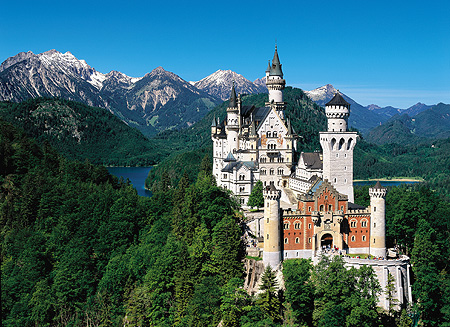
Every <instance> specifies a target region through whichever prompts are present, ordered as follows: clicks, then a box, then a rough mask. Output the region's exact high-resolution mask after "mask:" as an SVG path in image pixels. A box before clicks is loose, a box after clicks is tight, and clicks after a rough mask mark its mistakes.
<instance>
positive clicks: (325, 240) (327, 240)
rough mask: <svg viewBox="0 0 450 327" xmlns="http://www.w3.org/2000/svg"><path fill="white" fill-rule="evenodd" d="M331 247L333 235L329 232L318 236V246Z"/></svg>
mask: <svg viewBox="0 0 450 327" xmlns="http://www.w3.org/2000/svg"><path fill="white" fill-rule="evenodd" d="M324 246H325V247H328V246H329V247H330V248H332V247H333V235H331V234H324V235H322V237H321V238H320V247H321V248H323V247H324Z"/></svg>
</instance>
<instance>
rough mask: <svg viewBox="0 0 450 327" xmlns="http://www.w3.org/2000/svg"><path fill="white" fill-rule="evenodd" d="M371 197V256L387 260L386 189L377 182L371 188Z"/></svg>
mask: <svg viewBox="0 0 450 327" xmlns="http://www.w3.org/2000/svg"><path fill="white" fill-rule="evenodd" d="M369 195H370V209H371V215H370V217H371V218H370V244H369V246H370V254H371V255H373V256H375V257H382V258H386V200H385V199H386V188H384V187H382V186H381V184H380V182H377V183H376V184H375V186H374V187H373V188H369Z"/></svg>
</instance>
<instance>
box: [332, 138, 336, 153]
mask: <svg viewBox="0 0 450 327" xmlns="http://www.w3.org/2000/svg"><path fill="white" fill-rule="evenodd" d="M335 145H336V139H335V138H333V139H331V150H335V148H334V147H335Z"/></svg>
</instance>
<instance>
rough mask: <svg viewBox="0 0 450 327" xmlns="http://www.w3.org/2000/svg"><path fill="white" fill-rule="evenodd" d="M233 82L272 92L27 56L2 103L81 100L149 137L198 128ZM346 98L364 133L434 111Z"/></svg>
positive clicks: (4, 77)
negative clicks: (102, 70)
mask: <svg viewBox="0 0 450 327" xmlns="http://www.w3.org/2000/svg"><path fill="white" fill-rule="evenodd" d="M233 83H234V84H235V88H236V91H237V92H238V93H242V94H256V93H267V88H266V86H265V78H261V79H257V80H255V81H254V82H251V81H249V80H248V79H246V78H245V77H243V76H242V75H240V74H238V73H235V72H233V71H231V70H218V71H216V72H215V73H213V74H211V75H209V76H207V77H205V78H203V79H201V80H199V81H196V82H187V81H185V80H183V79H182V78H181V77H179V76H178V75H176V74H174V73H172V72H168V71H166V70H164V69H163V68H162V67H157V68H155V69H153V70H152V71H151V72H150V73H148V74H146V75H145V76H143V77H138V78H135V77H130V76H127V75H125V74H123V73H121V72H118V71H111V72H109V73H107V74H103V73H100V72H98V71H96V70H95V69H94V68H93V67H91V66H89V65H88V64H87V63H86V61H84V60H79V59H77V58H76V57H75V56H74V55H72V54H71V53H70V52H66V53H61V52H58V51H56V50H50V51H47V52H44V53H40V54H34V53H32V52H31V51H29V52H21V53H19V54H17V55H16V56H13V57H10V58H8V59H7V60H5V61H4V62H3V63H2V64H1V65H0V101H11V102H21V101H24V100H27V99H29V98H37V97H59V98H62V99H68V100H74V101H79V102H82V103H84V104H87V105H90V106H96V107H101V108H106V109H108V110H109V111H110V112H112V113H114V114H115V115H116V116H118V117H119V118H120V119H122V120H123V121H124V122H125V123H127V124H128V125H130V126H132V127H136V128H138V129H139V130H141V131H142V132H143V133H144V134H145V135H146V136H148V137H153V136H154V135H156V134H157V133H159V132H162V131H164V130H167V129H179V128H186V127H189V126H192V125H193V124H194V123H195V122H197V121H198V120H200V119H201V118H202V117H204V116H205V115H206V113H208V112H209V111H210V110H211V109H212V108H213V107H215V106H217V105H218V104H219V103H222V101H225V100H227V99H228V98H229V94H230V90H231V87H232V85H233ZM336 91H337V90H336V89H335V88H334V87H333V86H332V85H330V84H327V85H324V86H322V87H319V88H317V89H315V90H312V91H305V93H306V94H307V95H308V97H309V98H311V99H312V100H313V101H314V102H315V103H316V104H318V105H320V106H322V107H324V106H325V104H326V103H327V102H328V101H329V100H331V98H332V97H333V96H334V94H335V93H336ZM343 97H344V98H345V99H346V101H348V102H349V103H350V104H351V115H350V117H349V126H350V127H354V128H356V129H358V130H359V131H361V132H362V133H363V134H367V133H368V132H369V131H370V130H371V129H373V128H375V127H377V126H380V125H382V124H383V123H385V122H387V121H389V120H390V119H391V118H393V117H395V116H396V115H402V114H407V115H408V116H410V117H413V116H415V115H417V114H419V113H421V112H423V111H426V110H429V109H430V108H431V106H428V105H425V104H423V103H417V104H416V105H414V106H412V107H410V108H407V109H399V108H394V107H384V108H382V107H379V106H377V105H374V104H372V105H369V106H362V105H360V104H359V103H357V102H356V101H354V100H353V99H351V98H350V97H349V96H347V95H345V94H343ZM442 135H443V134H442Z"/></svg>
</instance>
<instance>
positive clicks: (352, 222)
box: [350, 219, 358, 228]
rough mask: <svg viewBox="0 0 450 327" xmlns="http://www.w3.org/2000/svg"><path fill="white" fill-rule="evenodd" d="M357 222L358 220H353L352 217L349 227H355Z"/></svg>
mask: <svg viewBox="0 0 450 327" xmlns="http://www.w3.org/2000/svg"><path fill="white" fill-rule="evenodd" d="M357 224H358V222H357V221H356V220H354V219H353V220H351V221H350V227H351V228H356V226H357Z"/></svg>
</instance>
